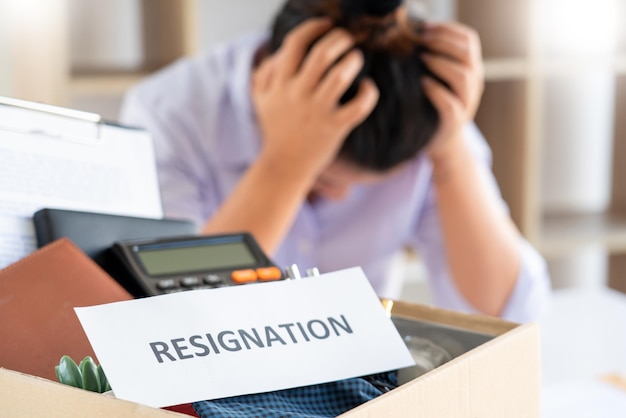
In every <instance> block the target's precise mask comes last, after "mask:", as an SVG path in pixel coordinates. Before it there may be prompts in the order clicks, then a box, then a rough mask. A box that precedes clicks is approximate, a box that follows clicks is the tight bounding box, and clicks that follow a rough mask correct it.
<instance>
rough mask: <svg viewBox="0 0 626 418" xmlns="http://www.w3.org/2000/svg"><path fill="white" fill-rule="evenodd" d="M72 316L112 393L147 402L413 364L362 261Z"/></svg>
mask: <svg viewBox="0 0 626 418" xmlns="http://www.w3.org/2000/svg"><path fill="white" fill-rule="evenodd" d="M76 313H77V314H78V317H79V319H80V322H81V323H82V325H83V328H84V329H85V332H86V333H87V336H88V337H89V340H90V342H91V344H92V346H93V349H94V351H95V353H96V355H97V356H98V359H99V360H100V362H101V364H102V367H103V369H104V370H105V373H106V375H107V377H108V379H109V381H110V383H111V387H112V388H113V391H114V392H115V396H116V397H118V398H121V399H126V400H129V401H133V402H137V403H141V404H145V405H149V406H154V407H163V406H171V405H178V404H184V403H190V402H195V401H200V400H208V399H217V398H223V397H229V396H237V395H244V394H251V393H261V392H268V391H274V390H280V389H287V388H291V387H298V386H305V385H312V384H318V383H324V382H330V381H335V380H341V379H346V378H352V377H357V376H363V375H368V374H372V373H378V372H384V371H389V370H395V369H399V368H404V367H409V366H412V365H414V361H413V358H412V357H411V354H410V353H409V351H408V350H407V348H406V346H405V344H404V342H403V340H402V338H401V337H400V335H399V334H398V332H397V330H396V328H395V326H394V325H393V323H392V322H391V320H390V318H389V317H388V316H387V315H386V313H385V311H384V309H383V307H382V305H381V303H380V300H379V299H378V297H377V296H376V294H375V293H374V291H373V289H372V288H371V286H370V284H369V282H368V281H367V278H366V277H365V275H364V273H363V271H362V270H361V269H360V268H352V269H347V270H342V271H338V272H334V273H329V274H324V275H322V276H319V277H314V278H307V279H302V280H290V281H279V282H271V283H262V284H253V285H245V286H233V287H226V288H219V289H209V290H196V291H188V292H181V293H177V294H172V295H164V296H156V297H150V298H145V299H137V300H133V301H126V302H118V303H111V304H107V305H101V306H94V307H87V308H76Z"/></svg>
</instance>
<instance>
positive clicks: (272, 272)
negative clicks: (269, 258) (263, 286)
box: [256, 267, 282, 282]
mask: <svg viewBox="0 0 626 418" xmlns="http://www.w3.org/2000/svg"><path fill="white" fill-rule="evenodd" d="M256 274H258V275H259V280H263V281H264V282H268V281H271V280H280V278H281V277H282V273H281V272H280V269H279V268H278V267H263V268H260V269H256Z"/></svg>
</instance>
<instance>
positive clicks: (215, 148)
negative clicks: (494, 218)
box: [121, 34, 550, 322]
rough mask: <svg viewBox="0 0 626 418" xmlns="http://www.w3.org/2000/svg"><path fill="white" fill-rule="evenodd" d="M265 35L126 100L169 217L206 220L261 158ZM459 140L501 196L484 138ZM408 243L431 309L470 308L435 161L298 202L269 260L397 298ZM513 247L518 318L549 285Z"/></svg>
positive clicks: (160, 78)
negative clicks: (451, 251)
mask: <svg viewBox="0 0 626 418" xmlns="http://www.w3.org/2000/svg"><path fill="white" fill-rule="evenodd" d="M263 39H264V37H261V36H260V35H256V34H255V35H250V36H246V37H243V38H241V39H238V40H236V41H234V42H232V43H230V44H225V45H222V46H220V47H217V48H215V49H213V50H211V51H209V52H207V53H204V54H202V55H200V56H198V57H195V58H193V59H184V60H181V61H179V62H177V63H175V64H173V65H171V66H169V67H168V68H166V69H164V70H162V71H160V72H159V73H157V74H155V75H153V76H151V77H149V78H148V79H147V80H145V81H144V82H142V83H141V84H140V85H139V86H137V87H135V88H134V89H133V90H132V91H131V92H130V93H129V95H128V96H127V98H126V100H125V103H124V107H123V110H122V116H121V120H122V122H124V123H127V124H132V125H136V126H141V127H144V128H146V129H147V130H148V131H149V132H150V133H151V135H152V136H153V138H154V143H155V152H156V158H157V168H158V175H159V182H160V187H161V192H162V199H163V206H164V210H165V214H166V215H167V216H170V217H177V218H187V219H192V220H194V221H195V222H196V223H198V225H202V224H204V223H205V222H206V221H207V220H208V219H209V218H210V217H211V215H212V214H213V213H214V212H215V211H216V209H217V208H218V207H219V206H220V205H221V204H222V203H223V202H224V201H225V200H226V199H227V197H228V195H229V194H230V192H231V191H232V190H233V189H234V187H235V186H236V185H237V183H238V182H239V180H240V178H241V177H242V176H243V174H244V173H245V171H246V170H247V168H248V167H249V166H250V165H251V163H252V162H253V161H254V160H255V158H256V156H257V155H258V153H259V150H260V149H261V136H260V133H259V129H258V126H257V121H256V118H255V116H254V109H253V107H252V103H251V97H250V92H249V88H250V84H249V81H250V75H251V69H252V60H253V56H254V53H255V51H256V49H257V48H258V46H259V45H260V43H261V42H262V41H263ZM465 137H466V140H467V141H468V144H469V146H470V149H471V150H472V153H473V154H474V156H475V157H476V159H477V160H478V161H479V162H480V164H481V166H482V167H484V174H485V176H486V177H487V181H488V184H489V187H490V191H491V192H492V193H494V194H497V196H498V197H499V196H500V193H499V190H498V187H497V184H496V182H495V179H494V178H493V175H492V173H491V170H490V163H491V152H490V150H489V148H488V146H487V144H486V142H485V140H484V138H483V136H482V134H481V133H480V132H479V131H478V129H477V128H476V127H475V126H474V125H469V126H468V127H467V129H466V135H465ZM275 193H281V191H280V190H275ZM267 199H272V196H267ZM258 204H259V205H262V204H263V202H259V203H258ZM502 204H503V205H505V204H504V202H502ZM250 210H255V208H254V207H251V208H250ZM405 246H411V247H414V248H415V249H416V250H417V251H418V252H419V253H420V254H421V256H422V258H423V259H424V262H425V265H426V269H427V272H428V282H429V285H430V288H431V290H432V294H433V298H434V302H435V303H436V304H437V305H438V306H440V307H444V308H448V309H454V310H459V311H464V312H476V310H475V309H474V308H473V307H472V306H470V304H469V303H468V302H467V301H466V300H465V299H464V298H463V296H462V295H461V294H460V293H459V291H458V290H457V288H456V287H455V285H454V282H453V281H452V279H451V277H450V273H449V268H448V263H447V262H446V253H445V248H444V244H443V236H442V231H441V228H440V223H439V218H438V214H437V202H436V200H435V195H434V187H433V184H432V165H431V163H430V161H429V160H428V159H427V158H426V157H425V155H418V156H417V157H416V158H414V159H413V160H412V161H410V162H409V163H408V164H407V167H406V168H404V169H403V170H402V171H401V172H400V173H399V174H398V175H395V176H393V177H392V179H391V180H389V181H384V182H382V183H379V184H374V185H363V186H356V187H354V188H353V190H352V191H351V193H350V194H349V195H348V196H347V197H346V198H345V200H343V201H338V202H337V201H325V200H321V201H319V202H316V203H315V204H309V203H304V204H303V206H302V207H301V209H300V210H299V212H298V214H297V217H296V219H295V221H294V223H293V225H292V227H291V229H290V230H289V232H288V234H287V236H286V238H285V240H284V241H283V243H282V245H281V246H280V247H279V249H278V250H277V252H276V254H273V255H272V259H273V260H274V261H275V262H276V263H277V264H278V265H279V266H287V265H290V264H294V263H295V264H297V265H298V266H299V267H300V269H301V270H304V269H307V268H311V267H317V268H319V269H320V271H321V272H322V273H323V272H329V271H335V270H338V269H342V268H347V267H353V266H361V267H362V268H363V270H364V271H365V274H366V275H367V277H368V278H369V280H370V282H371V284H372V286H373V287H374V289H375V291H376V292H377V293H378V294H379V296H382V297H388V298H393V299H397V298H398V297H399V292H400V288H401V284H400V283H397V282H393V281H391V280H389V278H388V277H386V272H387V271H388V268H389V263H390V261H391V259H392V257H393V255H394V254H396V253H397V252H398V251H399V250H400V249H402V248H403V247H405ZM519 251H520V253H521V260H522V263H521V269H520V272H519V277H518V278H517V283H516V286H515V289H514V292H513V294H512V295H511V297H510V299H509V301H508V303H507V306H506V309H505V311H504V312H503V315H502V316H503V317H504V318H506V319H509V320H513V321H519V322H523V321H527V320H530V319H534V318H536V317H538V316H539V315H540V314H541V311H542V310H543V308H544V307H545V305H546V303H547V300H548V296H549V292H550V291H549V289H550V286H549V277H548V274H547V270H546V266H545V262H544V260H543V259H542V258H541V256H540V255H539V254H538V253H537V252H536V251H535V250H534V249H533V248H532V247H531V246H530V245H529V244H528V243H527V242H526V241H524V240H522V239H520V242H519Z"/></svg>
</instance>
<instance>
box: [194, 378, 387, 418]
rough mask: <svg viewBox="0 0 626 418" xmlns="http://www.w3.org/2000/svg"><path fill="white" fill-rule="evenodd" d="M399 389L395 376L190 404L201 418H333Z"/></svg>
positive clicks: (347, 380)
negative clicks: (243, 417) (396, 388)
mask: <svg viewBox="0 0 626 418" xmlns="http://www.w3.org/2000/svg"><path fill="white" fill-rule="evenodd" d="M397 386H398V378H397V374H396V373H395V372H391V373H380V374H376V375H371V376H367V377H363V378H354V379H346V380H339V381H336V382H331V383H324V384H320V385H312V386H304V387H300V388H293V389H285V390H281V391H276V392H268V393H260V394H254V395H244V396H235V397H232V398H223V399H216V400H213V401H202V402H196V403H194V404H193V407H194V409H195V410H196V412H197V414H198V416H200V417H201V418H227V417H228V418H230V417H242V416H245V417H252V418H286V417H289V418H325V417H336V416H337V415H341V414H342V413H344V412H346V411H348V410H350V409H352V408H355V407H357V406H359V405H361V404H362V403H365V402H367V401H369V400H371V399H374V398H376V397H377V396H380V395H382V394H383V393H385V392H388V391H389V390H391V389H394V388H395V387H397Z"/></svg>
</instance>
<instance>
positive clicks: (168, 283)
mask: <svg viewBox="0 0 626 418" xmlns="http://www.w3.org/2000/svg"><path fill="white" fill-rule="evenodd" d="M176 286H178V284H177V283H176V280H174V279H164V280H159V282H158V283H157V288H159V289H161V290H167V289H173V288H175V287H176Z"/></svg>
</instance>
